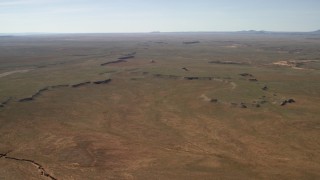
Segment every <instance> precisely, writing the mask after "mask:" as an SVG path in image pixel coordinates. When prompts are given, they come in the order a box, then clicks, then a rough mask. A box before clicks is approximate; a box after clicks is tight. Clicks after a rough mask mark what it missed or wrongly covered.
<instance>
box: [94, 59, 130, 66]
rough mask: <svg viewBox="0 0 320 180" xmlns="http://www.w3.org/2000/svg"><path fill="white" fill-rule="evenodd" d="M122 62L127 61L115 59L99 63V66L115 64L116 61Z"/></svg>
mask: <svg viewBox="0 0 320 180" xmlns="http://www.w3.org/2000/svg"><path fill="white" fill-rule="evenodd" d="M123 62H127V61H125V60H116V61H110V62H106V63H102V64H100V65H101V66H106V65H109V64H116V63H123Z"/></svg>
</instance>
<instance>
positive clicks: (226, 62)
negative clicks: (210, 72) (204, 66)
mask: <svg viewBox="0 0 320 180" xmlns="http://www.w3.org/2000/svg"><path fill="white" fill-rule="evenodd" d="M209 63H212V64H235V65H247V64H248V63H243V62H234V61H210V62H209Z"/></svg>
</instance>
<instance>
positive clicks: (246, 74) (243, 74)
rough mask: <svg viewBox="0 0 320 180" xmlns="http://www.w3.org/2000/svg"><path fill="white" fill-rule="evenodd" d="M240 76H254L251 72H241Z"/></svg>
mask: <svg viewBox="0 0 320 180" xmlns="http://www.w3.org/2000/svg"><path fill="white" fill-rule="evenodd" d="M239 75H240V76H243V77H253V75H252V74H249V73H241V74H239Z"/></svg>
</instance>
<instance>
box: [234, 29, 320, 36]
mask: <svg viewBox="0 0 320 180" xmlns="http://www.w3.org/2000/svg"><path fill="white" fill-rule="evenodd" d="M236 33H243V34H316V35H318V34H319V35H320V30H317V31H311V32H278V31H264V30H261V31H257V30H248V31H237V32H236Z"/></svg>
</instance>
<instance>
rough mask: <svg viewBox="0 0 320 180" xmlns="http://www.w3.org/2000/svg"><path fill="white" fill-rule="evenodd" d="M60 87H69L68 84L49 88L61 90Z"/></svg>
mask: <svg viewBox="0 0 320 180" xmlns="http://www.w3.org/2000/svg"><path fill="white" fill-rule="evenodd" d="M62 87H69V85H68V84H61V85H55V86H50V88H52V89H55V88H62Z"/></svg>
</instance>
